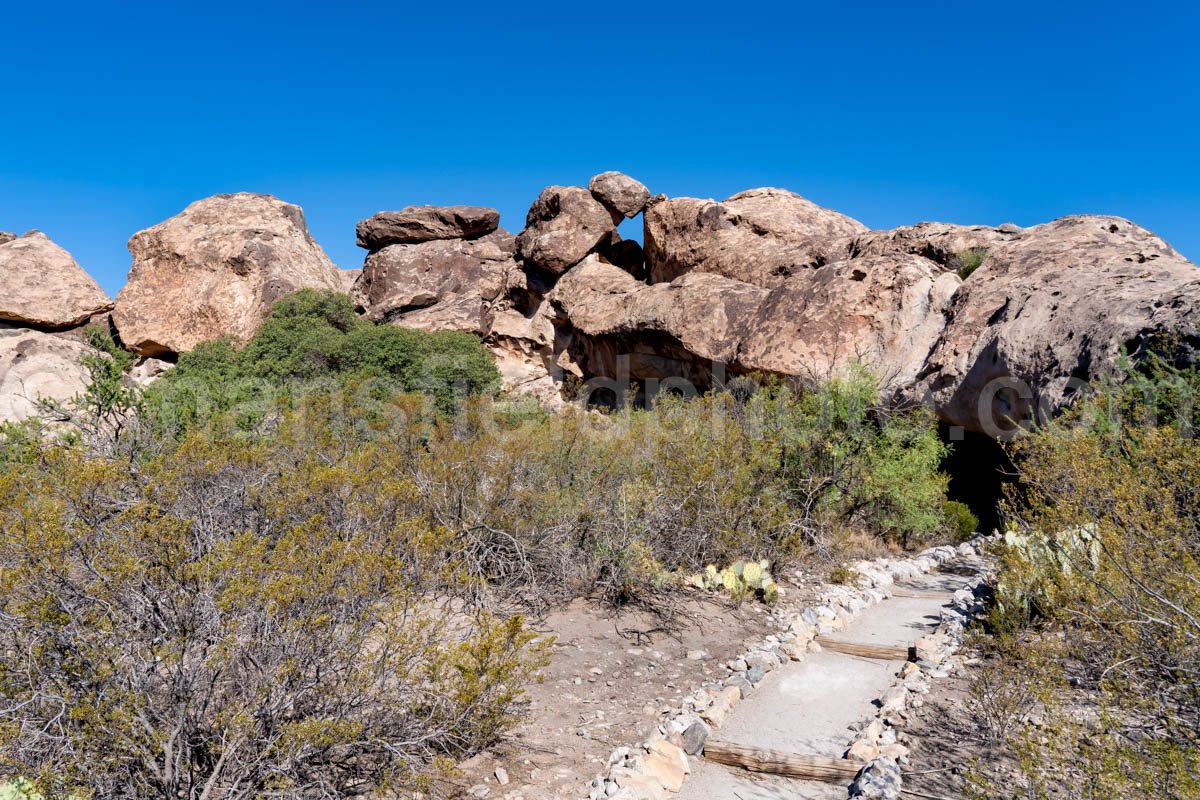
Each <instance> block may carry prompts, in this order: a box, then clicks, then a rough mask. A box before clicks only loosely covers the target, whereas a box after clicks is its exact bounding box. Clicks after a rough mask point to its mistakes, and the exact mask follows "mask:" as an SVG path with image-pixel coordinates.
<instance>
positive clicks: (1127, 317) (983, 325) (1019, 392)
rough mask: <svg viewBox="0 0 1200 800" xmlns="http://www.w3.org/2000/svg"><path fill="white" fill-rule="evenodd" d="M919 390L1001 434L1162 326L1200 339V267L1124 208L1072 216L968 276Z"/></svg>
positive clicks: (959, 418) (919, 395) (1054, 408)
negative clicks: (1118, 212) (1125, 214)
mask: <svg viewBox="0 0 1200 800" xmlns="http://www.w3.org/2000/svg"><path fill="white" fill-rule="evenodd" d="M951 314H952V317H951V320H950V322H949V324H948V325H947V327H946V329H945V331H944V332H943V333H942V335H941V337H940V338H939V339H938V341H937V342H936V345H935V346H934V347H933V348H932V352H931V353H930V355H929V357H928V359H927V361H926V364H925V366H924V367H923V369H922V372H921V375H920V376H919V381H918V382H917V383H916V385H915V386H914V387H913V390H912V392H911V396H912V398H913V399H916V400H919V401H922V402H928V403H930V404H931V405H932V406H933V408H934V409H935V410H936V411H937V413H938V415H939V416H940V417H942V418H943V419H945V420H947V421H948V422H951V423H953V424H956V425H961V426H964V427H966V428H968V429H971V430H977V431H983V432H985V433H989V434H992V435H1002V434H1003V433H1005V432H1006V431H1009V430H1011V429H1012V428H1013V427H1014V426H1015V425H1016V424H1017V423H1018V422H1020V421H1023V420H1030V419H1044V418H1046V417H1048V416H1050V415H1053V414H1054V413H1056V412H1058V411H1059V410H1060V409H1062V408H1063V406H1064V405H1066V404H1067V403H1069V402H1070V401H1071V400H1072V399H1073V398H1074V396H1075V395H1076V394H1077V393H1078V391H1079V389H1080V387H1081V386H1082V384H1083V383H1085V382H1087V381H1092V380H1094V379H1096V378H1097V377H1099V376H1100V375H1104V374H1108V373H1112V372H1113V371H1114V369H1115V368H1116V367H1117V363H1118V360H1119V357H1120V353H1121V350H1122V348H1125V349H1127V350H1129V351H1130V352H1131V353H1133V354H1134V355H1135V356H1136V354H1137V353H1138V352H1139V350H1140V349H1142V348H1143V347H1144V346H1146V345H1147V344H1148V343H1149V341H1150V340H1151V339H1152V338H1153V337H1154V335H1155V334H1156V333H1165V334H1168V335H1171V336H1174V337H1178V340H1179V341H1180V342H1181V343H1183V344H1184V345H1185V350H1186V349H1189V348H1190V349H1191V350H1192V351H1193V352H1194V351H1195V350H1196V348H1197V346H1198V345H1200V334H1198V333H1197V330H1196V323H1197V321H1200V270H1197V268H1196V265H1194V264H1192V263H1191V262H1190V261H1188V260H1187V259H1185V258H1183V257H1182V256H1181V255H1179V253H1177V252H1175V250H1173V249H1172V248H1171V246H1170V245H1168V244H1167V243H1166V242H1164V241H1163V240H1162V239H1160V238H1158V237H1157V236H1155V235H1154V234H1152V233H1150V232H1149V231H1147V230H1145V229H1144V228H1140V227H1138V226H1137V225H1134V224H1133V223H1131V222H1129V221H1128V220H1125V219H1121V218H1119V217H1103V216H1077V217H1066V218H1064V219H1060V220H1057V221H1055V222H1051V223H1048V224H1046V225H1038V226H1036V227H1033V228H1029V229H1027V230H1025V231H1023V232H1022V233H1020V234H1019V235H1016V236H1014V237H1013V238H1012V239H1011V240H1009V241H1005V242H1003V243H999V244H996V245H995V246H993V247H992V249H991V250H990V251H989V253H988V255H987V257H986V258H985V259H984V261H983V263H982V265H981V266H980V267H979V268H978V269H977V270H976V271H975V272H974V273H973V274H972V275H971V277H970V278H969V279H967V280H966V281H965V282H964V283H963V287H962V289H961V290H960V292H959V293H958V296H957V297H956V298H955V300H954V303H953V305H952V307H951Z"/></svg>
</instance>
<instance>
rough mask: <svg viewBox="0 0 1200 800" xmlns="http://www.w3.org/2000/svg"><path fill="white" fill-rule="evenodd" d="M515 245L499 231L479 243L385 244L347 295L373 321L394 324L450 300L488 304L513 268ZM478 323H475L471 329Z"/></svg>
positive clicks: (445, 241)
mask: <svg viewBox="0 0 1200 800" xmlns="http://www.w3.org/2000/svg"><path fill="white" fill-rule="evenodd" d="M515 246H516V245H515V238H514V237H513V236H512V234H510V233H508V232H507V231H503V230H498V231H495V232H493V233H489V234H488V235H486V236H484V237H482V238H479V239H441V240H435V241H430V242H422V243H420V244H393V245H388V246H387V247H384V248H383V249H382V250H378V251H376V252H374V253H372V254H371V255H369V256H367V260H366V263H365V264H364V265H363V271H362V275H360V276H359V278H358V281H357V283H355V286H354V289H353V291H352V292H351V297H352V298H353V300H354V302H355V304H356V305H357V306H358V307H359V308H361V309H362V310H363V313H364V314H365V315H366V316H367V318H368V319H371V320H374V321H376V322H388V321H393V320H395V319H397V318H398V317H399V316H401V315H405V314H408V313H409V312H413V311H416V310H418V309H426V308H429V307H432V306H440V305H442V304H443V303H444V302H445V301H447V300H449V299H454V300H456V301H457V300H460V299H462V298H464V297H473V298H474V299H475V302H476V305H479V304H481V303H483V302H490V301H492V300H495V299H496V297H497V296H498V295H499V294H500V292H501V290H502V288H503V285H504V278H505V274H506V272H507V271H509V270H511V269H512V268H513V266H514V265H513V261H512V256H513V252H514V250H515ZM460 305H461V304H460ZM425 316H428V315H425ZM476 316H477V315H476ZM477 325H478V319H476V320H475V324H474V325H472V327H471V329H472V330H474V329H475V328H476V327H477Z"/></svg>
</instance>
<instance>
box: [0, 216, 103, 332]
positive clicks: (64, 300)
mask: <svg viewBox="0 0 1200 800" xmlns="http://www.w3.org/2000/svg"><path fill="white" fill-rule="evenodd" d="M9 236H11V234H6V235H5V237H9ZM5 237H0V320H4V321H6V322H11V323H15V324H17V325H23V326H27V327H32V328H49V329H62V328H72V327H75V326H77V325H81V324H83V323H84V322H87V321H88V320H89V319H90V318H91V317H93V316H95V315H96V314H103V313H104V312H106V311H108V310H110V309H111V308H112V307H113V304H112V301H111V300H109V299H108V295H107V294H105V292H104V290H103V289H101V288H100V286H99V284H97V283H96V282H95V281H94V280H92V278H91V277H90V276H89V275H88V274H87V273H86V272H84V271H83V269H82V268H81V267H80V266H79V264H77V263H76V262H75V259H74V258H72V257H71V254H70V253H68V252H67V251H66V250H64V249H62V248H61V247H59V246H58V245H57V244H55V243H54V242H52V241H50V238H49V237H48V236H46V234H44V233H41V232H39V231H30V232H29V233H27V234H25V235H24V236H19V237H17V236H13V237H11V238H7V240H5Z"/></svg>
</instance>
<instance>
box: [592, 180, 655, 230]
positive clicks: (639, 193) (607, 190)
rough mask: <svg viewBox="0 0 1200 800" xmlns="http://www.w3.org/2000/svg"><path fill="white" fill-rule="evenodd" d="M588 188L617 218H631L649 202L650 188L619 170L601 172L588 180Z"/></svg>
mask: <svg viewBox="0 0 1200 800" xmlns="http://www.w3.org/2000/svg"><path fill="white" fill-rule="evenodd" d="M588 190H589V191H590V192H591V193H592V196H593V197H595V198H596V199H597V200H599V201H600V202H601V203H603V204H604V205H605V207H607V208H608V209H609V211H610V212H611V213H613V215H614V218H615V219H617V220H619V219H620V217H626V218H628V219H633V218H634V217H636V216H637V215H638V214H640V213H642V210H643V209H644V208H645V207H646V204H647V203H649V202H650V190H649V189H647V188H646V186H645V185H644V184H643V183H641V182H640V181H636V180H634V179H633V178H631V177H629V176H628V175H623V174H621V173H620V172H601V173H600V174H599V175H597V176H595V177H594V178H592V179H591V180H590V181H588Z"/></svg>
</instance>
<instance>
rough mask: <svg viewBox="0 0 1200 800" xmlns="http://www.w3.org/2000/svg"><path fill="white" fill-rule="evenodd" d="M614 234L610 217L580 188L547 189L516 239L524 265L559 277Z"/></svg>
mask: <svg viewBox="0 0 1200 800" xmlns="http://www.w3.org/2000/svg"><path fill="white" fill-rule="evenodd" d="M615 232H616V224H615V222H614V221H613V215H612V214H611V213H609V211H608V209H607V208H605V207H604V204H603V203H601V202H600V201H599V200H597V199H596V198H595V197H593V196H592V193H591V192H589V191H588V190H587V189H584V188H582V187H579V186H549V187H547V188H545V189H543V190H542V193H541V194H540V195H538V199H537V200H535V201H534V203H533V205H532V206H530V208H529V214H528V215H527V216H526V218H525V230H523V231H522V232H521V234H520V235H519V236H517V253H518V254H519V255H520V257H521V259H522V261H524V263H526V264H528V265H531V266H534V267H537V268H538V269H542V270H545V271H546V272H550V273H552V274H554V275H561V274H562V273H564V272H566V271H567V270H569V269H570V268H571V267H573V266H575V265H576V264H578V263H579V262H580V261H582V260H583V259H584V258H585V257H587V256H588V255H589V254H590V253H592V252H594V251H596V250H597V249H599V248H601V247H604V246H606V245H607V244H608V243H609V242H610V241H611V240H612V236H613V234H614V233H615Z"/></svg>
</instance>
